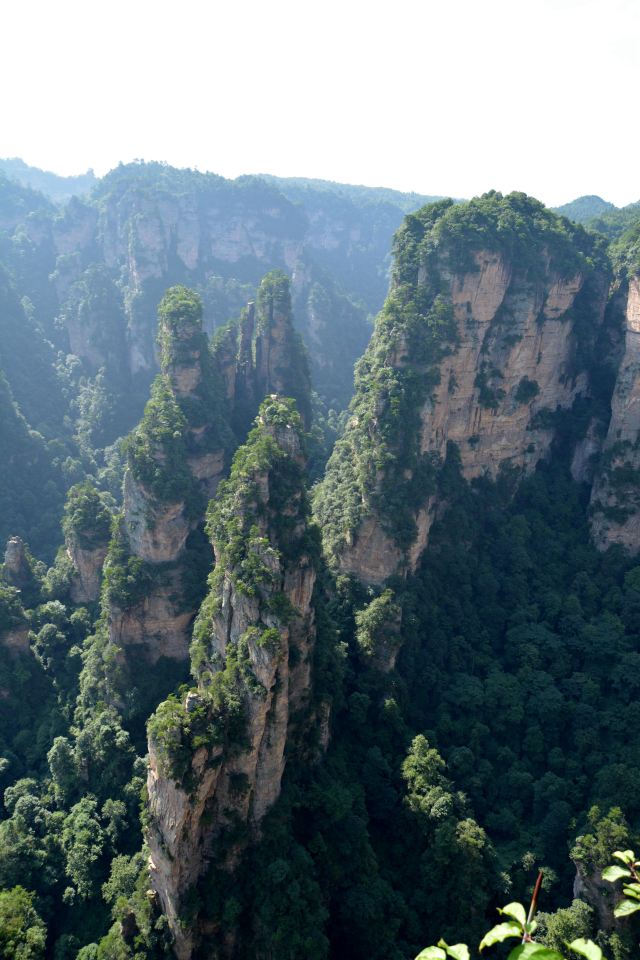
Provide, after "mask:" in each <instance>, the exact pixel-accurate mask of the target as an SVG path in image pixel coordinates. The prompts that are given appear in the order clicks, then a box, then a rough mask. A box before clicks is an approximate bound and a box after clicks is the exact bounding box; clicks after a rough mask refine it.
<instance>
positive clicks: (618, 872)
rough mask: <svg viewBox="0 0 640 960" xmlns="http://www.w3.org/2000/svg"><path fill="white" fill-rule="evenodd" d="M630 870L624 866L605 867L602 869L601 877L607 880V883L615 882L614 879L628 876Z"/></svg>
mask: <svg viewBox="0 0 640 960" xmlns="http://www.w3.org/2000/svg"><path fill="white" fill-rule="evenodd" d="M630 876H631V871H630V870H627V868H626V867H615V866H613V867H607V869H606V870H603V871H602V879H603V880H608V881H609V883H615V882H616V880H620V879H621V878H622V877H630Z"/></svg>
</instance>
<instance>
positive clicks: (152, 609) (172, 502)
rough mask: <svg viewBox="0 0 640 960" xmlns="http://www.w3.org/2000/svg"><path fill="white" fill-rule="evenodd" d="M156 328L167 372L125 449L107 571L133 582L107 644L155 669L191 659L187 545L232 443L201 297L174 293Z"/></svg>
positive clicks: (116, 604) (115, 604)
mask: <svg viewBox="0 0 640 960" xmlns="http://www.w3.org/2000/svg"><path fill="white" fill-rule="evenodd" d="M159 321H160V322H159V333H158V342H159V345H160V352H161V368H162V372H161V374H160V375H159V376H158V377H157V378H156V380H155V382H154V384H153V388H152V395H151V400H150V401H149V403H148V404H147V407H146V409H145V414H144V417H143V419H142V421H141V423H140V424H139V425H138V427H136V429H135V430H134V431H133V433H132V434H131V435H130V437H129V438H128V441H127V469H126V473H125V482H124V517H123V520H122V522H121V524H120V528H119V530H118V531H117V533H116V538H115V541H114V544H113V545H112V549H111V551H110V554H109V557H108V558H107V568H106V569H107V571H110V576H109V577H108V581H109V582H111V583H112V584H114V583H117V582H120V581H121V580H122V578H121V577H119V576H118V574H119V572H122V570H123V569H125V570H129V573H127V574H126V575H125V579H127V578H128V579H127V582H131V581H133V589H131V590H125V591H124V592H123V591H118V590H117V589H116V590H112V591H111V593H110V596H109V597H108V622H109V635H110V640H111V641H112V642H113V643H114V644H115V645H116V646H117V647H119V648H120V649H121V650H122V651H123V653H124V657H125V660H126V655H127V653H126V652H127V650H128V649H129V648H130V647H132V646H135V647H136V649H137V650H139V651H140V652H142V654H143V655H144V656H145V658H146V659H147V660H148V661H150V662H152V663H153V662H155V661H157V660H158V659H159V658H160V657H162V656H164V657H169V658H172V659H174V660H183V661H186V660H187V658H188V648H189V639H190V626H191V623H192V622H193V618H194V616H195V612H196V610H195V609H194V608H193V606H192V605H190V603H189V598H188V597H186V595H185V584H184V573H185V570H184V561H185V549H186V544H187V538H188V537H189V534H190V533H191V532H192V531H193V530H194V529H195V527H196V526H197V525H198V524H199V523H201V522H202V519H203V516H204V511H205V507H206V503H207V500H208V498H209V497H211V496H212V495H213V493H214V492H215V490H216V487H217V485H218V482H219V480H220V477H221V476H222V473H223V471H224V467H225V454H226V450H227V449H228V448H229V446H230V443H231V441H230V432H229V428H228V426H227V420H228V414H227V413H226V409H225V404H224V398H223V396H222V391H221V390H219V388H218V378H217V375H216V371H215V368H214V362H213V359H212V357H211V354H210V352H209V347H208V344H207V340H206V337H205V335H204V333H203V331H202V304H201V302H200V299H199V297H198V296H197V294H195V293H193V292H192V291H190V290H187V289H186V288H185V287H172V288H171V289H170V290H169V291H167V293H166V295H165V296H164V298H163V300H162V302H161V304H160V308H159Z"/></svg>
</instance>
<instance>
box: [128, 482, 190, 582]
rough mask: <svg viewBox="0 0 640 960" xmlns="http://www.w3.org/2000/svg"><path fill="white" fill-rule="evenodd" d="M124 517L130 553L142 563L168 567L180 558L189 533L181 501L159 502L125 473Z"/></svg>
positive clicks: (188, 523)
mask: <svg viewBox="0 0 640 960" xmlns="http://www.w3.org/2000/svg"><path fill="white" fill-rule="evenodd" d="M124 515H125V522H126V525H127V535H128V538H129V544H130V546H131V550H132V551H133V553H135V555H136V556H137V557H140V559H141V560H145V561H146V562H147V563H171V562H173V561H174V560H176V559H177V558H178V557H179V556H180V554H181V552H182V550H183V548H184V545H185V543H186V541H187V537H188V536H189V533H190V530H191V523H190V521H189V519H188V518H187V516H186V515H185V503H184V501H182V500H178V501H177V502H176V503H162V502H158V500H157V497H155V496H154V494H153V492H151V491H149V490H147V489H146V488H145V487H144V486H143V485H142V484H141V483H140V482H136V480H135V479H134V477H133V474H132V473H131V471H130V470H127V472H126V474H125V478H124Z"/></svg>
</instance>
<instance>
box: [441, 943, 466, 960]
mask: <svg viewBox="0 0 640 960" xmlns="http://www.w3.org/2000/svg"><path fill="white" fill-rule="evenodd" d="M438 946H439V947H444V949H445V950H446V951H447V956H449V957H453V960H471V958H470V956H469V947H468V946H467V945H466V943H454V944H452V945H451V946H450V945H449V944H448V943H445V942H444V940H438Z"/></svg>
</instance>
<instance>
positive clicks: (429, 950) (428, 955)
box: [416, 947, 447, 960]
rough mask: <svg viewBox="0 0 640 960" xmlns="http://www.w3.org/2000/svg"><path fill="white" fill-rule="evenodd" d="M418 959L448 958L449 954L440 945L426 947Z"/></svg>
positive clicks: (437, 959) (435, 959)
mask: <svg viewBox="0 0 640 960" xmlns="http://www.w3.org/2000/svg"><path fill="white" fill-rule="evenodd" d="M416 960H447V955H446V953H445V952H444V950H441V949H440V947H425V948H424V950H422V951H421V952H420V953H419V954H418V956H417V957H416Z"/></svg>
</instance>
